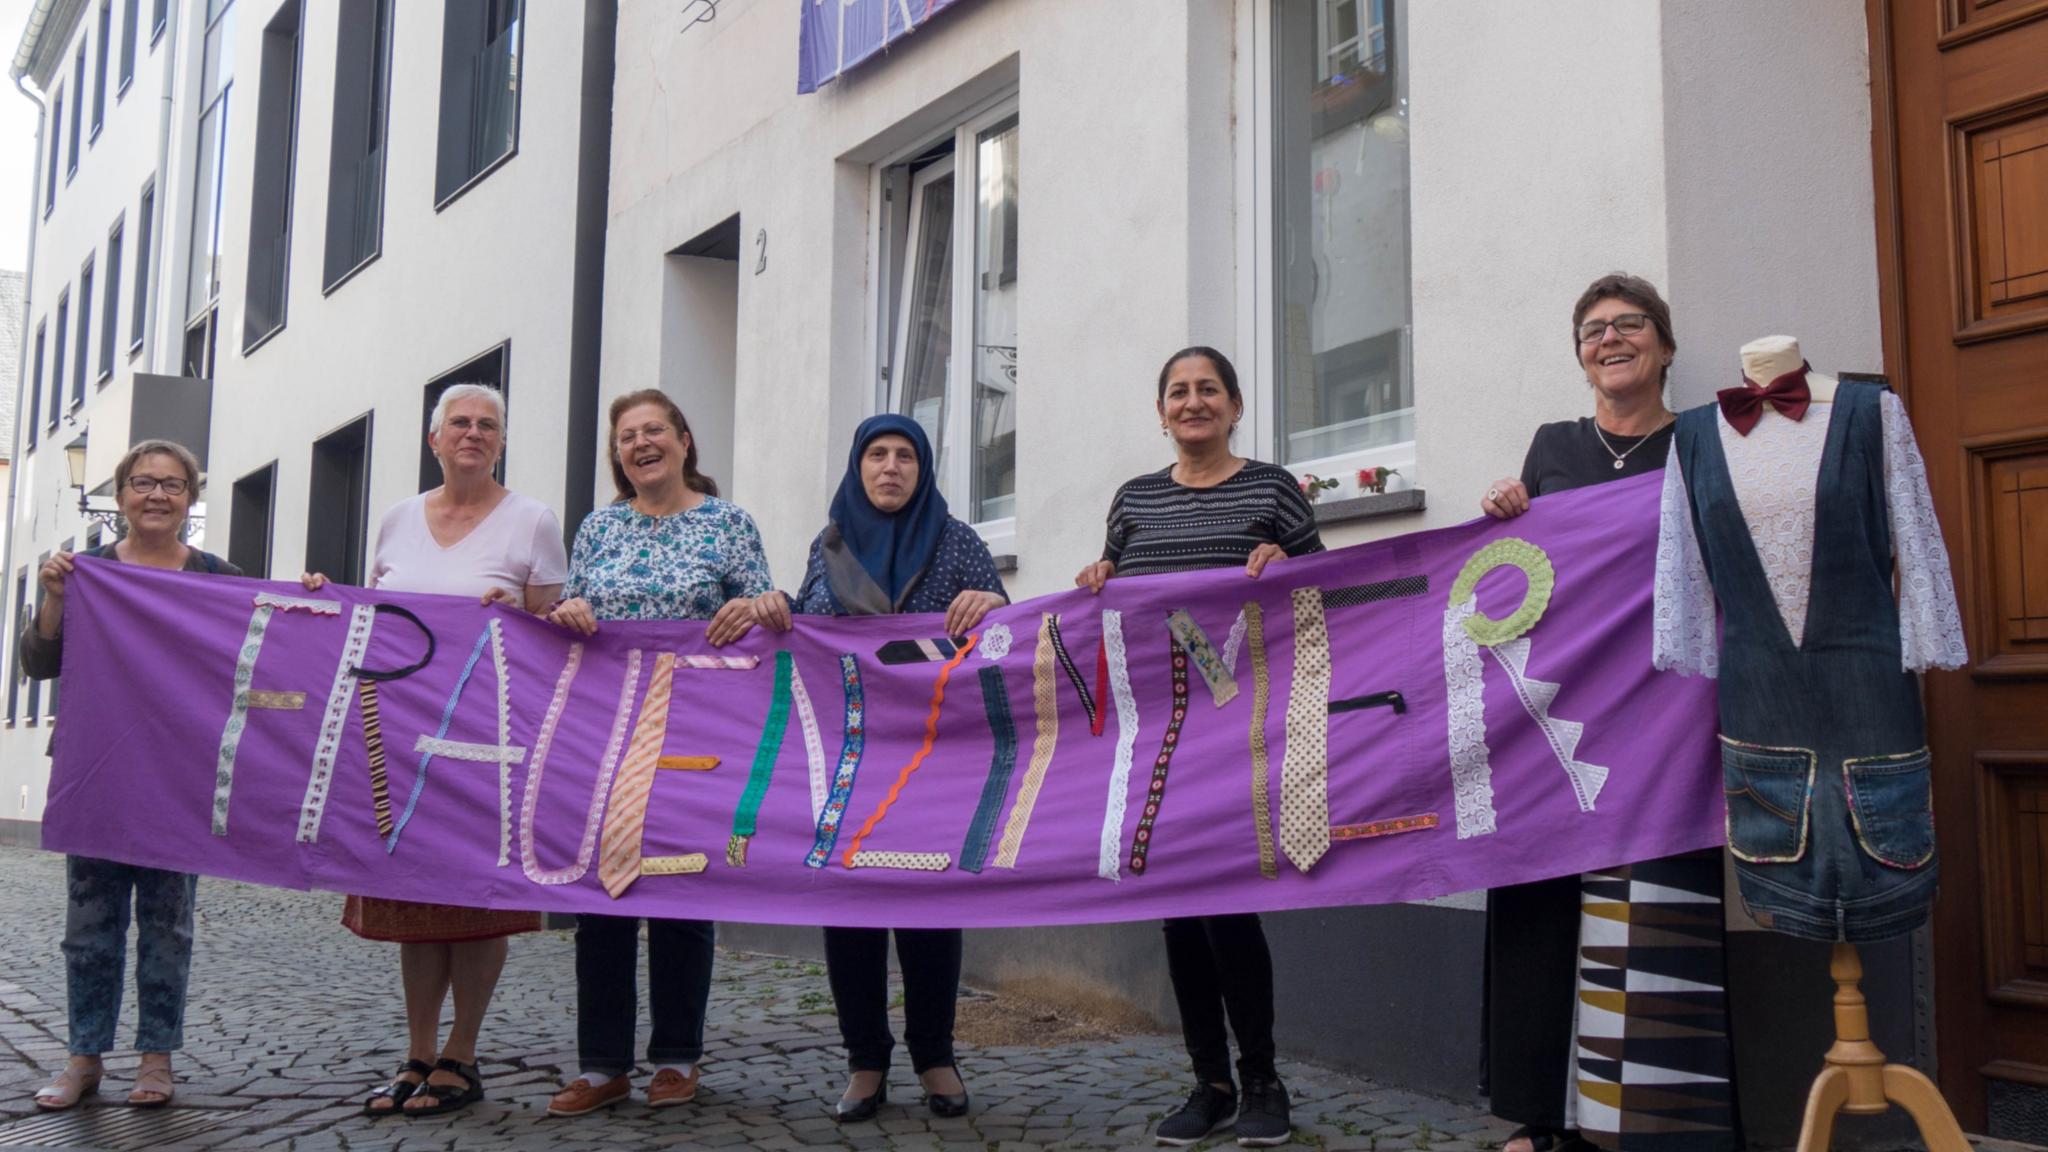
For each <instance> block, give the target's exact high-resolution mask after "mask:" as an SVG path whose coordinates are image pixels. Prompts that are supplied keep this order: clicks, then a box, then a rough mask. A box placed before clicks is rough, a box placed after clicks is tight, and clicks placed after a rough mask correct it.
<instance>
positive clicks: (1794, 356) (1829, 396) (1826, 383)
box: [1741, 336, 1835, 404]
mask: <svg viewBox="0 0 2048 1152" xmlns="http://www.w3.org/2000/svg"><path fill="white" fill-rule="evenodd" d="M1741 355H1742V377H1743V379H1744V380H1746V381H1748V382H1749V385H1750V387H1752V388H1761V387H1763V386H1764V385H1766V384H1769V383H1770V382H1771V381H1773V380H1776V379H1777V378H1778V377H1780V376H1783V375H1784V374H1785V373H1787V372H1792V371H1796V370H1797V369H1798V367H1799V366H1800V365H1801V364H1804V363H1806V357H1804V356H1802V355H1800V353H1799V341H1798V340H1796V339H1794V338H1793V337H1790V336H1759V337H1757V338H1756V339H1754V340H1751V341H1750V342H1749V343H1747V344H1744V345H1743V346H1742V353H1741ZM1806 388H1807V391H1809V392H1811V393H1812V394H1813V402H1814V403H1815V404H1833V403H1834V402H1835V378H1834V377H1832V376H1823V375H1821V374H1820V373H1818V372H1808V373H1807V374H1806Z"/></svg>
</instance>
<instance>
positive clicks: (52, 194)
mask: <svg viewBox="0 0 2048 1152" xmlns="http://www.w3.org/2000/svg"><path fill="white" fill-rule="evenodd" d="M63 139H64V90H63V89H61V88H60V89H58V90H57V94H56V95H55V96H52V97H50V170H49V171H48V172H47V173H46V174H45V175H44V180H45V186H44V188H43V215H45V216H48V215H49V214H50V209H52V208H55V207H56V206H57V159H58V156H59V155H60V153H59V151H58V145H59V144H61V143H62V142H63Z"/></svg>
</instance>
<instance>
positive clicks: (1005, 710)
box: [960, 665, 1017, 872]
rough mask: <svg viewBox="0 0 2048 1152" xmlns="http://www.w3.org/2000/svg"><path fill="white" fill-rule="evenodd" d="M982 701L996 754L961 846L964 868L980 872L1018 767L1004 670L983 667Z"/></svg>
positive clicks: (990, 762) (961, 863)
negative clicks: (993, 738) (998, 815)
mask: <svg viewBox="0 0 2048 1152" xmlns="http://www.w3.org/2000/svg"><path fill="white" fill-rule="evenodd" d="M981 703H982V707H983V708H984V709H985V710H986V711H987V713H988V730H989V732H990V733H991V734H992V735H993V736H994V737H995V747H996V750H995V755H994V756H993V757H992V758H991V759H990V760H989V765H988V778H987V779H986V780H984V781H982V785H981V800H980V801H979V802H978V803H976V804H975V806H974V820H973V822H972V823H970V824H968V825H967V842H966V843H965V844H963V845H961V847H960V870H961V871H963V872H980V871H981V865H982V862H983V861H984V860H986V859H987V858H988V842H989V839H990V838H991V837H993V836H994V835H995V831H996V814H997V813H999V812H1001V811H1002V810H1003V800H1004V799H1005V798H1006V797H1008V796H1009V794H1010V773H1011V771H1012V770H1014V769H1015V768H1016V766H1017V727H1016V725H1015V724H1013V723H1012V722H1011V720H1010V689H1009V686H1008V685H1007V684H1006V683H1005V682H1004V681H1003V670H1002V669H1001V668H999V667H996V666H995V665H990V666H989V667H987V668H983V669H982V670H981Z"/></svg>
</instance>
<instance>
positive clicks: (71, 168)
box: [64, 40, 85, 184]
mask: <svg viewBox="0 0 2048 1152" xmlns="http://www.w3.org/2000/svg"><path fill="white" fill-rule="evenodd" d="M83 111H85V41H83V40H80V41H79V42H78V59H77V61H76V63H74V64H73V66H72V69H71V148H70V150H69V151H68V152H66V153H65V158H64V160H65V163H64V182H65V183H66V184H69V183H71V178H72V177H73V176H76V175H78V127H79V114H80V113H81V112H83Z"/></svg>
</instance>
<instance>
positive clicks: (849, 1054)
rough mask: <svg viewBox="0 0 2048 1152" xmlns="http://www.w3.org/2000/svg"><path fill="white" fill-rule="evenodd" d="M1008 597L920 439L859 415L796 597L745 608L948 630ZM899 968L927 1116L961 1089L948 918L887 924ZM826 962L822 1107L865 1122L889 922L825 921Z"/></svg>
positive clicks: (961, 1098)
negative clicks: (889, 618) (833, 1012)
mask: <svg viewBox="0 0 2048 1152" xmlns="http://www.w3.org/2000/svg"><path fill="white" fill-rule="evenodd" d="M1008 602H1009V598H1008V597H1007V596H1005V595H1004V594H1003V582H1002V578H1001V577H1000V576H998V575H997V574H996V563H995V558H994V557H992V556H990V555H989V552H988V545H986V544H984V543H982V541H981V537H980V535H978V534H977V533H976V532H975V531H974V529H973V528H970V527H968V526H967V525H966V524H963V523H961V522H960V521H958V520H955V519H954V518H953V517H952V516H951V515H949V514H948V513H947V511H946V498H945V497H944V496H942V495H940V494H939V488H938V482H937V477H935V476H934V475H933V473H932V446H931V442H930V441H929V440H927V439H926V438H925V434H924V429H923V428H921V427H919V426H918V424H917V422H916V421H915V420H912V419H910V418H909V417H907V416H894V415H884V416H871V417H869V418H868V419H867V420H864V421H862V422H861V426H860V428H859V429H858V430H856V431H855V432H854V434H853V451H852V452H851V453H850V454H849V455H848V456H847V461H846V476H845V477H844V478H843V479H841V480H840V481H839V492H838V494H837V495H835V496H833V497H832V518H831V520H830V521H829V522H828V523H827V524H826V525H825V530H824V531H822V532H820V533H818V536H817V539H815V540H813V541H811V556H810V562H809V563H808V564H807V565H806V566H805V568H804V582H803V586H802V587H801V588H799V589H797V593H796V597H795V603H794V604H792V603H791V600H790V598H789V597H787V596H785V595H783V594H782V593H780V592H770V593H767V594H766V595H764V596H761V597H760V598H758V599H757V600H755V601H754V617H755V620H756V622H758V623H759V624H761V625H762V626H763V627H766V628H771V629H775V630H778V631H782V630H786V629H788V628H789V626H790V614H791V613H792V612H800V613H806V614H809V615H814V616H880V615H887V614H890V613H895V612H943V613H945V614H946V634H947V635H948V636H961V635H964V634H966V633H967V632H970V631H972V630H973V629H974V627H975V626H976V625H978V624H980V623H981V618H982V617H983V616H985V615H987V614H988V612H989V610H990V609H993V608H996V607H999V606H1001V605H1003V604H1006V603H1008ZM895 931H896V959H897V961H898V962H899V963H900V964H901V965H902V967H903V1024H904V1026H903V1039H904V1043H905V1046H906V1047H908V1048H909V1049H910V1063H911V1067H912V1068H913V1069H914V1070H915V1071H916V1072H917V1078H918V1080H919V1081H920V1082H921V1083H922V1084H923V1086H924V1092H925V1104H926V1106H927V1107H929V1108H930V1109H931V1110H932V1111H933V1112H934V1113H937V1114H938V1115H940V1116H959V1115H963V1114H964V1113H966V1111H967V1103H968V1101H967V1086H966V1085H965V1084H964V1083H962V1082H961V1080H960V1070H959V1069H958V1068H957V1067H955V1066H954V1063H953V1004H954V1001H955V999H956V997H957V996H958V995H959V987H960V947H961V936H960V930H959V929H958V928H915V929H913V928H898V929H896V930H895ZM825 968H826V971H827V973H828V974H829V975H830V978H831V982H832V1000H833V1003H834V1004H835V1005H836V1006H837V1008H838V1012H839V1033H840V1036H841V1038H842V1039H843V1040H844V1041H845V1043H846V1058H847V1067H848V1069H849V1070H850V1071H851V1072H852V1078H851V1079H850V1080H849V1081H848V1083H847V1086H846V1091H845V1093H844V1094H842V1095H841V1097H840V1099H839V1102H838V1104H837V1106H836V1107H835V1108H834V1109H833V1115H834V1116H835V1117H837V1118H838V1119H839V1120H840V1121H842V1122H852V1121H857V1120H868V1119H872V1118H873V1117H874V1115H875V1113H876V1111H877V1110H878V1109H879V1108H880V1107H881V1105H882V1104H883V1103H884V1102H886V1101H887V1100H888V1098H889V1086H888V1079H889V1055H890V1052H891V1051H892V1050H893V1049H894V1048H895V1046H896V1038H895V1037H894V1036H893V1035H891V1034H890V1032H889V929H887V928H826V929H825Z"/></svg>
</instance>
